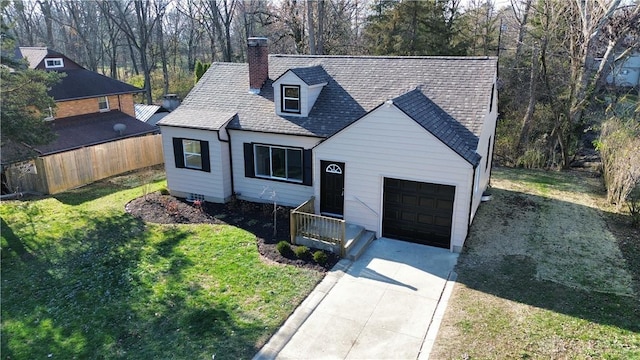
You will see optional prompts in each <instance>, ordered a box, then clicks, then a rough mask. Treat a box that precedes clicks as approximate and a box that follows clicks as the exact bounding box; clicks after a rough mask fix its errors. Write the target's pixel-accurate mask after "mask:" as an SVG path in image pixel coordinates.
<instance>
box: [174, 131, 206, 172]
mask: <svg viewBox="0 0 640 360" xmlns="http://www.w3.org/2000/svg"><path fill="white" fill-rule="evenodd" d="M173 155H174V157H175V163H176V168H182V169H193V170H201V171H206V172H210V171H211V164H210V163H209V142H208V141H202V140H194V139H182V138H173Z"/></svg>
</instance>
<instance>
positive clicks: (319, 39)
mask: <svg viewBox="0 0 640 360" xmlns="http://www.w3.org/2000/svg"><path fill="white" fill-rule="evenodd" d="M324 5H325V3H324V0H318V34H317V36H316V44H317V46H316V51H317V52H318V55H324V23H325V15H324V14H325V9H324Z"/></svg>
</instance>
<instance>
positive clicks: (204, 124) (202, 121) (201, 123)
mask: <svg viewBox="0 0 640 360" xmlns="http://www.w3.org/2000/svg"><path fill="white" fill-rule="evenodd" d="M178 109H179V110H180V111H178ZM178 109H176V110H174V111H173V112H171V113H170V114H169V115H167V116H165V117H164V118H162V120H160V121H158V123H157V125H158V126H162V125H164V126H175V127H185V128H192V129H203V130H214V131H218V130H220V128H222V127H223V126H224V125H225V124H226V123H228V122H229V120H231V118H233V117H234V116H236V113H234V112H230V111H217V110H208V109H193V108H183V107H181V106H180V107H178Z"/></svg>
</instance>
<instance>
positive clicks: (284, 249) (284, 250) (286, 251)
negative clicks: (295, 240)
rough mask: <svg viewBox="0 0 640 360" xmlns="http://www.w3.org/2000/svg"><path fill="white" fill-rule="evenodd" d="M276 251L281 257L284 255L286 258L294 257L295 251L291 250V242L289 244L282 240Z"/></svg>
mask: <svg viewBox="0 0 640 360" xmlns="http://www.w3.org/2000/svg"><path fill="white" fill-rule="evenodd" d="M276 250H278V252H279V253H280V255H282V256H284V257H292V256H293V250H292V249H291V244H289V242H287V241H284V240H282V241H280V242H279V243H277V244H276Z"/></svg>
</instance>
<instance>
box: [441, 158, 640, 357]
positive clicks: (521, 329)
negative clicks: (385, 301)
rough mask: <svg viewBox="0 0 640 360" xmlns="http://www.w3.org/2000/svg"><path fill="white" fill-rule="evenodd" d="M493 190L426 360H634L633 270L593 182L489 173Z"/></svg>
mask: <svg viewBox="0 0 640 360" xmlns="http://www.w3.org/2000/svg"><path fill="white" fill-rule="evenodd" d="M492 184H493V190H492V193H493V200H492V201H490V202H488V203H484V204H483V205H481V207H480V208H479V210H478V213H477V215H476V218H475V220H474V223H473V225H472V227H471V230H470V234H469V238H468V239H467V242H466V244H465V246H466V247H465V249H464V251H463V253H462V254H461V256H460V258H459V260H458V265H457V267H456V271H457V272H458V279H457V281H458V283H457V284H456V286H455V288H454V292H453V295H452V297H451V300H450V302H449V306H448V308H447V312H446V315H445V318H444V320H443V323H442V326H441V328H440V332H439V335H438V340H437V341H436V345H435V347H434V350H433V352H432V354H431V355H432V356H431V358H433V359H451V358H468V359H640V293H639V292H638V291H640V286H639V285H640V283H639V280H640V277H639V276H638V275H640V271H639V269H634V268H632V267H631V266H630V265H629V262H628V261H626V260H625V258H626V256H625V254H623V253H622V251H621V249H620V246H619V242H618V239H617V238H616V236H615V233H613V232H612V231H611V230H610V227H609V225H610V224H608V223H607V220H606V219H608V218H609V215H610V214H607V211H609V210H610V207H608V206H607V205H606V204H605V203H604V193H603V189H602V186H601V183H600V179H598V178H594V177H592V176H590V174H589V173H579V172H546V171H536V170H522V169H496V170H495V171H494V174H493V178H492ZM628 234H629V235H630V236H634V234H636V235H635V236H636V238H638V237H637V234H638V233H637V232H635V233H634V232H633V231H632V232H629V233H628ZM635 246H636V247H638V248H640V242H638V243H637V244H636V245H635Z"/></svg>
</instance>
